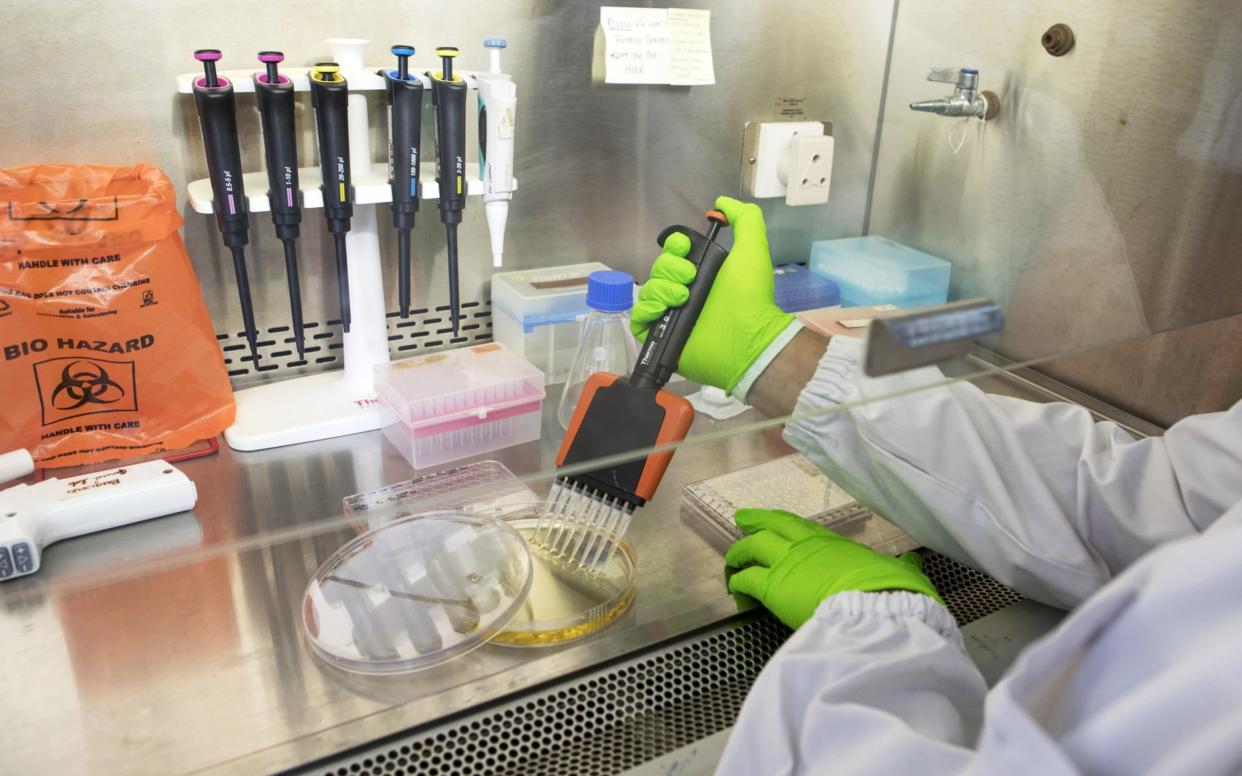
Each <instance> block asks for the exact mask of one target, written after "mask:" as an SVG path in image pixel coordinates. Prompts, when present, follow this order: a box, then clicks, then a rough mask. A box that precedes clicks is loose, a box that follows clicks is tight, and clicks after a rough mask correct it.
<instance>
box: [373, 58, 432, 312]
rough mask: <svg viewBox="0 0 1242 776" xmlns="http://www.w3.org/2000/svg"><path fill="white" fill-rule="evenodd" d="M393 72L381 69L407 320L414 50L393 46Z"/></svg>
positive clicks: (418, 110) (417, 96)
mask: <svg viewBox="0 0 1242 776" xmlns="http://www.w3.org/2000/svg"><path fill="white" fill-rule="evenodd" d="M392 53H393V56H395V57H396V58H397V69H396V70H381V71H380V75H381V76H382V77H383V78H384V83H385V86H386V89H387V91H388V184H389V186H390V187H391V190H392V205H391V209H392V225H393V226H394V227H396V229H397V302H398V306H399V307H400V308H401V317H402V318H408V317H410V230H411V229H413V228H414V215H415V214H416V213H417V212H418V164H419V157H420V156H421V154H422V132H423V130H422V127H423V82H422V81H420V80H419V79H418V77H417V76H414V75H411V74H410V57H412V56H414V47H413V46H408V45H405V44H398V45H396V46H393V47H392Z"/></svg>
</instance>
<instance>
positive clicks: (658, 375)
mask: <svg viewBox="0 0 1242 776" xmlns="http://www.w3.org/2000/svg"><path fill="white" fill-rule="evenodd" d="M707 217H708V219H709V221H710V222H711V224H710V227H709V229H708V231H707V234H706V235H703V234H700V233H699V232H697V231H695V230H694V229H691V228H690V227H687V226H670V227H669V228H667V229H665V230H664V231H663V232H661V233H660V237H659V243H660V245H661V246H663V245H664V241H665V240H666V239H668V237H669V236H670V235H672V234H673V233H674V232H681V233H682V234H684V235H686V236H687V237H689V238H690V253H689V254H688V255H687V256H686V258H687V259H688V260H689V261H690V262H692V263H693V264H694V265H695V266H696V267H697V268H698V272H697V273H696V274H695V276H694V281H693V282H692V283H691V284H690V297H689V299H688V300H687V301H686V303H685V304H684V305H682V306H681V307H673V308H670V309H669V311H668V312H667V313H665V314H664V317H663V318H661V319H660V320H659V321H657V322H656V323H655V324H654V325H653V326H652V327H651V328H650V329H648V331H647V340H646V342H645V343H643V348H642V350H641V351H640V352H639V355H638V364H637V365H636V366H635V367H634V372H633V374H632V375H630V376H629V377H628V378H626V377H622V376H620V375H615V374H611V373H608V372H596V373H594V374H592V375H591V376H590V377H589V378H588V379H587V381H586V383H585V384H584V385H583V387H582V397H581V398H580V399H579V400H578V405H577V407H576V408H575V409H574V415H573V418H572V420H571V421H570V424H569V430H568V431H566V433H565V439H564V441H563V442H562V443H561V449H560V452H558V453H557V457H556V465H557V466H558V467H562V466H573V465H575V464H587V463H589V462H590V461H595V460H598V459H600V458H604V457H618V456H623V455H625V454H627V453H634V452H635V451H638V450H643V449H649V448H653V447H657V446H668V445H675V444H677V443H678V442H680V441H681V440H682V439H684V438H685V436H686V432H687V431H689V429H690V424H691V423H692V422H693V421H694V409H693V408H692V407H691V406H690V402H688V401H686V400H685V399H684V398H682V397H681V396H677V395H674V394H671V393H669V392H668V391H665V390H663V388H664V385H665V384H666V383H667V382H668V380H669V378H670V377H672V375H673V372H675V371H676V370H677V363H678V361H679V360H680V359H681V351H682V349H683V348H684V347H685V345H686V341H687V340H688V339H689V338H690V332H691V331H692V330H693V329H694V324H695V322H696V321H697V320H698V318H699V313H701V312H702V311H703V305H704V304H705V303H706V302H707V295H708V294H709V293H710V292H711V288H712V284H713V283H714V282H715V280H716V275H717V273H719V272H720V268H721V267H722V266H723V265H724V262H725V259H726V257H727V256H728V251H726V250H725V249H724V248H722V247H721V246H720V245H719V244H717V242H716V236H717V234H718V233H719V232H720V227H721V226H726V225H728V223H729V222H728V220H727V219H726V218H725V216H724V214H723V213H720V212H718V211H715V210H712V211H709V212H708V213H707ZM673 452H674V450H673V448H671V447H668V448H667V449H663V450H653V451H652V452H649V453H647V454H646V455H645V456H643V457H641V458H638V459H637V460H625V461H622V462H620V463H615V464H608V465H604V466H601V467H599V468H596V469H591V470H589V471H584V472H577V473H574V474H565V475H561V476H559V477H558V478H557V479H556V482H555V483H554V484H553V485H552V491H551V493H550V494H549V496H548V507H547V509H546V510H545V512H544V513H543V514H542V515H541V516H540V519H539V525H538V527H537V528H536V530H535V535H534V536H533V537H532V541H534V542H535V543H537V544H541V545H543V546H545V547H547V548H549V549H551V550H553V551H554V552H557V553H559V554H561V555H564V556H565V557H567V558H569V559H571V560H574V561H576V562H579V563H583V564H584V565H587V566H593V565H596V564H598V563H599V562H600V561H601V560H602V561H603V562H604V563H607V562H608V560H609V559H610V558H611V557H612V553H613V552H614V551H615V550H616V546H617V542H618V541H620V539H621V537H622V536H624V535H625V531H626V529H627V528H628V527H629V524H630V519H631V517H632V515H633V513H634V510H635V509H637V508H638V507H641V506H642V505H643V504H645V503H647V501H648V500H650V499H651V497H652V496H653V495H655V490H656V488H657V487H658V486H659V484H660V479H661V478H662V477H663V476H664V470H665V469H666V468H668V464H669V461H671V460H672V458H673Z"/></svg>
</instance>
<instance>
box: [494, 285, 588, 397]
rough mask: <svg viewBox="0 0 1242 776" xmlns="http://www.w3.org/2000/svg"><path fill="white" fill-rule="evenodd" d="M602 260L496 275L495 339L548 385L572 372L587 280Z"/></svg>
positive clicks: (584, 311)
mask: <svg viewBox="0 0 1242 776" xmlns="http://www.w3.org/2000/svg"><path fill="white" fill-rule="evenodd" d="M606 269H608V267H607V266H605V265H603V264H601V263H599V262H598V261H592V262H587V263H584V264H569V265H566V266H561V267H544V268H541V269H524V270H518V271H516V272H498V273H496V274H495V275H492V336H493V337H494V338H495V340H496V341H497V342H501V343H504V345H505V346H506V347H508V348H509V349H511V350H512V351H513V352H515V353H517V354H519V355H521V356H522V357H523V358H525V359H526V360H527V361H529V362H531V363H532V364H534V365H535V366H536V367H537V368H539V369H540V370H542V371H543V373H544V374H545V375H546V376H547V379H548V382H549V383H559V382H561V381H562V380H564V379H565V376H566V375H568V374H569V363H570V361H572V360H573V357H574V351H575V350H576V349H577V347H578V338H579V335H580V334H581V332H582V326H581V321H582V319H583V318H585V317H586V316H587V314H588V313H589V312H590V311H591V310H590V308H589V307H587V302H586V298H587V278H588V277H589V276H590V274H591V273H592V272H596V271H599V270H606Z"/></svg>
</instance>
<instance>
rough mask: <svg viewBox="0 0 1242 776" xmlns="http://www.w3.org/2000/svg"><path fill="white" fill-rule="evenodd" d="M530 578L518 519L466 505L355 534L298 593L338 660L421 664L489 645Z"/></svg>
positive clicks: (312, 627)
mask: <svg viewBox="0 0 1242 776" xmlns="http://www.w3.org/2000/svg"><path fill="white" fill-rule="evenodd" d="M533 578H534V563H533V560H532V553H531V552H530V550H529V549H528V547H527V544H526V540H525V539H523V538H522V536H521V534H520V533H519V531H518V529H517V528H515V527H514V526H512V525H510V524H508V523H506V522H504V521H502V520H500V519H498V518H496V517H492V516H487V515H472V514H466V513H460V512H430V513H424V514H418V515H411V516H408V517H404V518H401V519H398V520H395V521H392V522H390V523H386V524H385V525H383V526H380V527H378V528H376V529H374V530H372V531H368V532H367V533H364V534H362V535H360V536H358V537H356V538H355V539H353V540H352V541H350V542H349V543H348V544H346V545H345V546H343V547H341V548H340V549H339V550H337V551H336V552H335V553H333V554H332V556H331V557H329V558H328V560H326V561H325V562H324V563H323V565H321V566H320V567H319V569H318V570H316V572H315V574H314V576H313V577H312V578H311V581H310V583H309V584H308V585H307V587H306V591H305V593H304V594H303V596H302V626H303V631H304V632H305V634H306V638H307V641H308V642H309V643H310V646H311V648H312V650H313V651H314V652H315V653H316V654H317V655H319V656H320V657H321V658H323V659H324V660H325V661H327V662H328V663H331V664H332V665H335V666H337V667H339V668H343V669H346V670H348V671H357V672H361V673H369V674H392V673H404V672H409V671H418V670H422V669H425V668H431V667H432V666H436V665H440V664H442V663H445V662H447V661H449V660H453V659H455V658H458V657H461V656H462V655H464V654H466V653H468V652H470V651H472V650H474V649H477V648H478V647H480V646H482V645H483V644H485V643H487V641H488V640H490V639H491V638H492V637H494V636H495V635H496V634H497V633H498V632H499V631H500V630H501V629H502V628H503V627H505V626H506V625H507V624H509V622H510V621H511V620H513V619H514V617H515V615H516V614H517V613H518V610H519V608H520V607H521V606H522V604H523V603H524V602H525V601H526V600H527V596H528V594H529V593H530V591H531V584H532V580H533Z"/></svg>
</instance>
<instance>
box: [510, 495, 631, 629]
mask: <svg viewBox="0 0 1242 776" xmlns="http://www.w3.org/2000/svg"><path fill="white" fill-rule="evenodd" d="M505 522H507V523H508V524H509V525H510V526H511V527H513V528H515V529H516V530H517V532H518V533H519V534H521V535H522V536H523V537H524V538H525V539H526V540H527V542H528V543H529V546H530V555H531V562H532V566H533V569H534V576H533V579H532V581H531V586H530V594H529V595H528V596H527V598H526V601H525V602H524V603H523V604H522V605H521V606H520V607H519V608H518V611H517V614H515V615H514V616H513V619H512V620H510V621H509V624H508V625H506V626H504V627H503V628H502V629H501V630H500V632H499V633H497V634H496V635H495V636H493V637H492V642H493V643H496V644H504V645H506V646H515V647H541V646H551V645H554V644H565V643H567V642H570V641H574V640H576V639H580V638H583V637H585V636H589V635H591V634H592V633H596V632H598V631H600V630H601V629H603V628H604V627H606V626H607V625H608V624H610V623H612V622H613V621H614V620H616V619H617V618H618V617H620V616H621V615H622V614H624V613H625V611H626V610H627V609H629V608H630V604H631V603H633V601H634V591H635V589H636V588H637V586H638V582H637V578H636V576H635V574H634V551H633V549H631V548H630V545H629V544H628V543H626V541H625V540H624V539H623V540H621V542H620V543H619V545H618V547H617V551H616V552H615V553H613V555H612V558H611V559H609V561H608V562H607V563H604V564H601V565H598V566H591V567H584V566H583V565H582V564H581V563H578V562H576V561H573V560H570V559H567V558H565V557H563V556H561V555H558V554H556V553H552V552H549V551H547V550H545V549H544V548H542V547H540V546H539V545H536V544H534V543H533V542H530V537H531V536H532V535H533V534H534V532H535V526H536V525H537V524H538V522H539V520H538V516H537V515H532V514H529V513H528V514H525V515H515V516H511V517H506V518H505Z"/></svg>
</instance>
